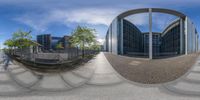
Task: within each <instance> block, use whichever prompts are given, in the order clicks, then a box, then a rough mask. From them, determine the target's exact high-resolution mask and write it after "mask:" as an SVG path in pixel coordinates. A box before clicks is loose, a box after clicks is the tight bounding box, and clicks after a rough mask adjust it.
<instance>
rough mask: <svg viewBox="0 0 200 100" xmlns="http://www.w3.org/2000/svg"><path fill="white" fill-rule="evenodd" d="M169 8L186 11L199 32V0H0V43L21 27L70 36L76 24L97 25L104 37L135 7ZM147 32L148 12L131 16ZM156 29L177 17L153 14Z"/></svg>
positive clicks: (98, 30)
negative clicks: (119, 19)
mask: <svg viewBox="0 0 200 100" xmlns="http://www.w3.org/2000/svg"><path fill="white" fill-rule="evenodd" d="M148 7H154V8H156V7H158V8H160V7H161V8H169V9H174V10H177V11H180V12H182V13H184V14H186V15H187V16H188V17H190V19H191V20H192V21H193V22H194V23H195V25H196V28H197V30H198V32H199V31H200V27H199V26H200V21H199V20H200V13H199V11H198V10H199V9H200V1H199V0H0V45H1V47H2V43H3V42H4V41H5V40H6V39H8V38H9V37H10V36H11V35H12V33H13V32H15V31H17V30H18V29H22V30H26V31H28V30H32V35H33V36H34V37H35V36H36V35H37V34H45V33H51V34H52V35H55V36H63V35H70V34H71V31H72V30H73V29H74V28H75V27H76V26H77V25H83V26H88V27H90V28H95V29H96V30H97V33H98V35H97V36H98V40H102V39H103V38H104V36H105V34H106V31H107V29H108V26H109V24H110V23H111V22H112V20H113V19H114V18H115V17H116V16H117V15H119V14H120V13H122V12H124V11H126V10H130V9H136V8H148ZM127 19H129V20H130V21H131V22H133V23H134V24H136V25H137V26H138V27H139V28H140V29H141V30H143V31H147V27H146V26H147V24H148V22H147V21H146V20H147V16H146V15H145V14H141V15H134V16H129V18H127ZM154 19H156V20H153V21H154V22H153V23H154V28H153V30H154V31H162V30H163V28H164V26H166V25H167V24H168V23H169V22H170V21H172V20H174V19H175V17H174V16H170V15H164V14H154Z"/></svg>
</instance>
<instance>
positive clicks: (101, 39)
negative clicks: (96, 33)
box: [97, 38, 105, 45]
mask: <svg viewBox="0 0 200 100" xmlns="http://www.w3.org/2000/svg"><path fill="white" fill-rule="evenodd" d="M97 41H98V42H99V43H100V44H101V45H103V43H104V41H105V39H104V38H97Z"/></svg>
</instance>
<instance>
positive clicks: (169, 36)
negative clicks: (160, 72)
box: [161, 24, 180, 55]
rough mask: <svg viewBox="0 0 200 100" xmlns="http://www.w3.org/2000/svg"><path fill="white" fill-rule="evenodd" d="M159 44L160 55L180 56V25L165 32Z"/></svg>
mask: <svg viewBox="0 0 200 100" xmlns="http://www.w3.org/2000/svg"><path fill="white" fill-rule="evenodd" d="M161 42H162V44H161V54H163V55H164V54H180V24H178V25H177V26H175V27H173V28H172V29H170V30H169V31H167V32H166V33H165V34H164V35H163V36H162V39H161Z"/></svg>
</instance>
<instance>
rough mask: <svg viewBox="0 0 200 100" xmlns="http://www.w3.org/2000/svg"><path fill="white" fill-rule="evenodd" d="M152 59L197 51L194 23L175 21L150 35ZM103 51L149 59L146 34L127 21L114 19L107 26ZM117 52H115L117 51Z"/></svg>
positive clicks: (147, 36)
mask: <svg viewBox="0 0 200 100" xmlns="http://www.w3.org/2000/svg"><path fill="white" fill-rule="evenodd" d="M152 34H153V36H152V54H153V57H158V58H159V56H172V55H180V54H189V53H195V52H197V51H198V50H199V49H198V45H199V44H198V39H199V38H198V33H197V31H196V28H195V27H194V24H193V23H192V22H191V21H190V20H188V19H187V18H186V19H177V20H175V21H173V22H172V23H171V24H170V25H168V26H167V27H166V28H165V29H164V31H163V32H160V33H158V32H152ZM105 45H106V46H105V47H106V48H105V49H106V51H108V52H112V53H114V54H122V55H123V54H124V55H133V56H134V55H136V56H145V57H148V56H149V33H148V32H146V33H142V32H141V31H140V30H139V29H138V28H137V27H136V26H135V25H134V24H132V23H131V22H129V21H128V20H126V19H117V20H116V19H115V20H114V21H113V22H112V24H111V25H110V27H109V29H108V31H107V34H106V41H105ZM116 50H117V51H116Z"/></svg>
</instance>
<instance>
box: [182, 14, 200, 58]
mask: <svg viewBox="0 0 200 100" xmlns="http://www.w3.org/2000/svg"><path fill="white" fill-rule="evenodd" d="M185 32H186V33H185V34H186V47H187V48H186V54H190V53H194V52H196V50H197V48H198V47H197V46H196V45H197V41H198V40H197V35H196V28H195V26H194V24H193V23H192V21H191V20H190V19H189V18H188V17H186V20H185Z"/></svg>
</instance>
